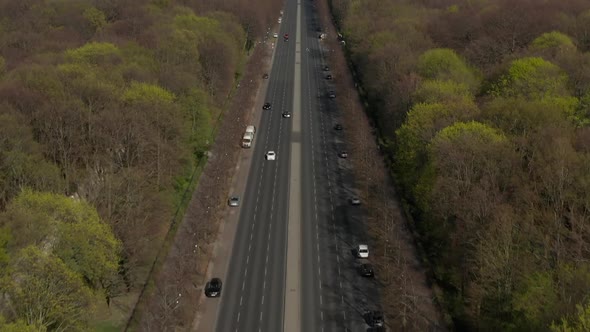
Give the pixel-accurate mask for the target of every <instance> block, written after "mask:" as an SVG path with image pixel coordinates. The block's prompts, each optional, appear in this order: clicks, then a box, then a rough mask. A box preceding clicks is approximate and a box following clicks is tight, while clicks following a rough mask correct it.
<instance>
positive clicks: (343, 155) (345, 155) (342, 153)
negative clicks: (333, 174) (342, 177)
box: [338, 151, 348, 159]
mask: <svg viewBox="0 0 590 332" xmlns="http://www.w3.org/2000/svg"><path fill="white" fill-rule="evenodd" d="M338 157H340V158H342V159H346V158H348V153H347V152H346V151H341V152H339V153H338Z"/></svg>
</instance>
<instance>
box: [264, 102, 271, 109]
mask: <svg viewBox="0 0 590 332" xmlns="http://www.w3.org/2000/svg"><path fill="white" fill-rule="evenodd" d="M262 109H263V110H269V109H270V103H264V105H262Z"/></svg>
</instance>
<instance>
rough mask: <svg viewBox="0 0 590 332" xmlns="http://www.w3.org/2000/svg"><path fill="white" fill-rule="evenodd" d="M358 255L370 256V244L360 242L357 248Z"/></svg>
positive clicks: (362, 256) (359, 256)
mask: <svg viewBox="0 0 590 332" xmlns="http://www.w3.org/2000/svg"><path fill="white" fill-rule="evenodd" d="M356 256H357V257H358V258H369V246H368V245H366V244H359V246H358V248H356Z"/></svg>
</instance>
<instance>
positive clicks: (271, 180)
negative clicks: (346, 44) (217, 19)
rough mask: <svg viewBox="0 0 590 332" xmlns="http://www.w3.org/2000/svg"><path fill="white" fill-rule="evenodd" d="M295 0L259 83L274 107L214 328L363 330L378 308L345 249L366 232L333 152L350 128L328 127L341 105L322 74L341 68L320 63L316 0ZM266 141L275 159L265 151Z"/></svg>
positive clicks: (261, 131)
mask: <svg viewBox="0 0 590 332" xmlns="http://www.w3.org/2000/svg"><path fill="white" fill-rule="evenodd" d="M299 1H300V2H299V3H298V2H297V0H287V2H286V7H285V8H284V15H283V18H282V24H281V26H280V31H278V32H279V38H277V39H275V42H276V47H277V49H276V53H275V57H274V63H273V66H272V71H271V73H270V78H269V80H270V82H269V86H268V90H267V93H266V101H268V102H270V103H271V104H272V109H271V110H264V111H262V112H264V113H263V114H262V117H261V122H260V126H259V128H258V130H257V133H256V137H255V140H254V147H253V158H252V164H251V168H250V174H249V176H248V182H247V187H246V191H245V193H244V195H243V197H242V204H241V207H240V209H241V211H240V218H239V221H238V225H237V231H236V236H235V240H234V245H233V250H232V255H231V256H232V257H231V260H230V265H229V268H228V271H227V275H226V276H225V278H224V279H225V280H224V288H223V291H222V295H221V298H220V301H221V303H220V307H219V311H218V313H217V320H216V328H215V330H216V331H220V332H222V331H223V332H225V331H236V332H237V331H247V332H250V331H264V332H267V331H268V332H278V331H286V332H289V331H365V330H366V329H367V328H368V325H366V324H365V322H364V320H363V317H362V313H363V311H364V310H366V309H376V308H378V303H379V298H378V294H377V291H376V290H377V285H376V284H375V281H373V280H372V279H364V278H363V277H361V276H359V275H358V273H357V270H356V267H357V265H358V264H359V263H360V262H359V261H358V259H356V258H355V257H354V256H353V255H352V249H353V248H354V246H355V245H357V244H359V243H366V238H365V233H364V229H363V227H362V216H363V211H362V206H361V207H358V206H351V205H350V204H349V203H348V199H349V198H350V197H351V196H352V195H354V191H353V188H354V179H353V177H352V174H351V169H350V165H349V163H348V162H347V160H345V159H339V158H338V156H337V153H338V152H339V151H341V150H346V147H345V146H344V140H343V137H344V136H343V135H346V130H347V128H344V130H343V131H335V130H334V129H333V127H334V125H335V124H336V123H337V122H338V110H337V108H336V104H335V102H334V101H333V100H330V99H329V98H328V97H327V94H328V91H329V90H333V87H332V86H331V82H330V81H328V80H326V79H325V75H327V74H332V75H333V76H334V77H335V79H338V73H332V72H324V71H323V70H322V68H323V66H324V65H330V64H327V63H326V62H325V56H324V55H325V53H326V52H328V51H329V50H327V49H325V47H323V45H322V42H320V40H319V38H318V35H319V32H317V31H316V29H317V28H318V26H319V19H318V16H317V14H316V12H315V8H314V2H313V1H310V0H299ZM298 8H299V10H300V12H299V15H298ZM298 17H299V18H300V20H299V22H298V19H297V18H298ZM298 24H299V26H298ZM298 32H299V33H298ZM285 33H288V34H289V41H287V42H285V41H283V38H282V37H283V35H284V34H285ZM330 38H334V36H330ZM296 52H299V53H296ZM296 54H297V57H296ZM261 74H262V73H261ZM336 95H338V91H336ZM294 98H297V99H296V100H295V99H294ZM283 111H290V112H291V113H292V118H291V119H285V118H283V117H282V112H283ZM293 123H295V124H296V125H295V126H293ZM269 150H273V151H275V152H276V154H277V159H276V160H275V161H267V160H265V158H264V154H265V153H266V152H267V151H269ZM294 193H295V194H294ZM294 229H295V230H296V231H297V232H294ZM293 251H295V252H293ZM212 301H215V299H212ZM294 306H295V307H294ZM297 307H298V308H299V310H297V309H295V308H297Z"/></svg>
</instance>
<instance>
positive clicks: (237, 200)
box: [227, 196, 240, 207]
mask: <svg viewBox="0 0 590 332" xmlns="http://www.w3.org/2000/svg"><path fill="white" fill-rule="evenodd" d="M227 204H228V205H229V206H231V207H237V206H240V197H238V196H232V197H230V198H229V199H228V200H227Z"/></svg>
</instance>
